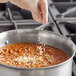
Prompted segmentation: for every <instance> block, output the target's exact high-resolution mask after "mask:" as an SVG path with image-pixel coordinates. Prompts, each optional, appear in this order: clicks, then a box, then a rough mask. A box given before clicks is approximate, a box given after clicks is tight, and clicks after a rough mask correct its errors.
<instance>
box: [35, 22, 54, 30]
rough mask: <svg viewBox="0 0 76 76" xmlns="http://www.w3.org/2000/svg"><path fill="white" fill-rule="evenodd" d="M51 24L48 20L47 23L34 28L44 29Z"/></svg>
mask: <svg viewBox="0 0 76 76" xmlns="http://www.w3.org/2000/svg"><path fill="white" fill-rule="evenodd" d="M49 26H51V27H52V26H53V23H52V22H48V23H47V24H42V25H41V26H39V27H37V28H35V30H44V29H45V28H46V27H49Z"/></svg>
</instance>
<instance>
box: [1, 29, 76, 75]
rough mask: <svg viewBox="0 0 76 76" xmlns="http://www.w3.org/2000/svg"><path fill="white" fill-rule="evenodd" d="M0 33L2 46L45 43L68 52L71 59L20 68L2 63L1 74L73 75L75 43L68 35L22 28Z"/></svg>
mask: <svg viewBox="0 0 76 76" xmlns="http://www.w3.org/2000/svg"><path fill="white" fill-rule="evenodd" d="M18 32H19V34H18V33H17V31H16V30H11V31H7V32H3V33H0V47H2V46H5V45H6V43H7V44H13V43H22V42H28V43H43V44H47V45H51V46H54V47H56V48H59V49H61V50H63V51H64V52H66V53H67V54H68V55H69V57H70V58H69V59H68V60H67V61H65V62H63V63H60V64H57V65H54V66H49V67H43V68H20V67H13V66H8V65H4V64H0V76H71V72H72V61H73V57H74V55H75V50H76V48H75V45H74V43H73V42H72V41H71V40H69V39H68V38H66V37H63V36H61V35H57V34H55V33H53V32H50V31H41V30H32V29H26V30H25V29H24V30H23V29H22V30H21V29H20V30H19V31H18Z"/></svg>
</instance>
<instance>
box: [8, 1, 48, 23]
mask: <svg viewBox="0 0 76 76" xmlns="http://www.w3.org/2000/svg"><path fill="white" fill-rule="evenodd" d="M9 1H10V2H11V3H13V4H15V5H17V6H19V7H21V8H23V9H27V10H29V11H31V13H32V16H33V19H34V20H35V21H37V22H42V23H44V24H46V23H47V21H48V4H47V0H9Z"/></svg>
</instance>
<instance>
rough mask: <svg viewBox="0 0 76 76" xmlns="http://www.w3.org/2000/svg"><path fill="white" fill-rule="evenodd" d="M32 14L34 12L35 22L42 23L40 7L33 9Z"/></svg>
mask: <svg viewBox="0 0 76 76" xmlns="http://www.w3.org/2000/svg"><path fill="white" fill-rule="evenodd" d="M31 12H32V16H33V19H34V20H35V21H37V22H42V17H41V14H40V11H39V9H38V7H35V8H33V9H32V11H31Z"/></svg>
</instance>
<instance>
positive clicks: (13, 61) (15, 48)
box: [0, 43, 69, 68]
mask: <svg viewBox="0 0 76 76" xmlns="http://www.w3.org/2000/svg"><path fill="white" fill-rule="evenodd" d="M68 58H69V57H68V55H67V54H66V53H64V52H63V51H62V50H60V49H57V48H55V47H52V46H48V45H44V44H35V43H16V44H11V45H7V46H4V47H1V48H0V63H3V64H7V65H10V66H15V67H24V68H40V67H47V66H52V65H56V64H59V63H62V62H64V61H66V60H67V59H68Z"/></svg>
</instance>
